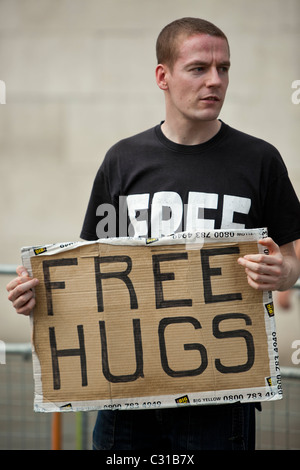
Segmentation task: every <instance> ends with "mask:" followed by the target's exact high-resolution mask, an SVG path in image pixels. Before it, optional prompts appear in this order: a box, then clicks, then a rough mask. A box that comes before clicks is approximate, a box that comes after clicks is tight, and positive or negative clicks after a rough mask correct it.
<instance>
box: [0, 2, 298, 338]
mask: <svg viewBox="0 0 300 470" xmlns="http://www.w3.org/2000/svg"><path fill="white" fill-rule="evenodd" d="M182 16H198V17H203V18H206V19H208V20H210V21H212V22H214V23H216V24H217V25H218V26H219V27H221V29H223V30H224V31H225V33H226V34H227V35H228V38H229V41H230V44H231V59H232V68H231V72H230V87H229V90H228V96H227V103H226V104H225V107H224V110H223V111H222V114H221V118H222V119H223V120H224V121H226V122H227V123H228V124H230V125H232V126H234V127H237V128H239V129H241V130H244V131H245V132H248V133H252V134H254V135H257V136H259V137H262V138H264V139H266V140H268V141H271V142H272V143H273V144H274V145H275V146H277V148H278V149H279V150H280V152H281V153H282V155H283V157H284V159H285V162H286V164H287V166H288V169H289V172H290V176H291V179H292V181H293V183H294V186H295V188H296V191H297V193H298V194H300V159H299V157H298V149H299V143H300V135H299V115H300V114H299V113H300V105H297V104H293V103H292V100H291V96H292V92H293V91H294V90H293V89H292V88H291V85H292V82H293V81H295V80H297V79H300V61H299V52H298V50H299V44H300V41H299V39H300V24H299V23H300V1H299V0H285V1H283V0H263V1H261V0H252V1H251V2H250V1H249V0H206V1H202V0H185V1H181V0H151V1H147V0H0V80H3V81H4V82H5V84H6V104H5V105H0V178H1V184H0V191H1V197H0V215H1V246H0V263H16V264H18V263H19V262H20V247H22V246H25V245H35V244H43V243H51V242H58V241H70V240H76V239H78V238H79V232H80V229H81V224H82V221H83V217H84V213H85V209H86V205H87V202H88V197H89V194H90V190H91V185H92V182H93V179H94V176H95V173H96V170H97V169H98V167H99V165H100V163H101V160H102V158H103V156H104V154H105V152H106V151H107V149H108V148H109V147H110V146H111V145H112V144H113V143H115V141H116V140H119V139H120V138H122V137H125V136H128V135H131V134H135V133H137V132H139V131H141V130H144V129H146V128H148V127H151V126H153V125H155V124H156V123H158V122H159V121H161V120H162V119H164V101H163V96H162V92H161V91H160V90H159V89H158V88H157V86H156V83H155V79H154V68H155V65H156V61H155V41H156V37H157V35H158V33H159V31H160V30H161V29H162V27H163V26H164V25H165V24H167V23H168V22H170V21H172V20H174V19H176V18H179V17H182ZM6 282H7V278H6V277H5V278H4V277H1V278H0V283H1V284H0V287H1V289H0V339H1V340H5V341H19V340H20V341H23V340H25V341H27V340H28V338H29V334H30V333H29V324H28V319H24V318H23V317H19V316H17V315H15V314H14V312H13V310H12V308H11V307H10V305H9V304H8V301H7V300H6V297H7V295H6V292H5V291H4V286H5V284H6ZM293 335H294V336H293V339H296V337H295V334H294V332H293ZM298 336H299V337H300V334H299V335H298Z"/></svg>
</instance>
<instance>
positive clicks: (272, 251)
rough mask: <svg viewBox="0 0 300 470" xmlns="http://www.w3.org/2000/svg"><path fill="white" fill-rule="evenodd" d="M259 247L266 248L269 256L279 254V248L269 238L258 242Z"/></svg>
mask: <svg viewBox="0 0 300 470" xmlns="http://www.w3.org/2000/svg"><path fill="white" fill-rule="evenodd" d="M258 243H259V244H260V245H263V246H265V247H267V248H268V250H269V253H270V254H275V253H280V248H279V246H278V245H277V243H275V242H274V240H273V239H272V238H271V237H267V238H262V239H261V240H259V241H258Z"/></svg>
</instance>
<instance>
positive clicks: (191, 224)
mask: <svg viewBox="0 0 300 470" xmlns="http://www.w3.org/2000/svg"><path fill="white" fill-rule="evenodd" d="M217 207H218V194H214V193H198V192H195V191H191V192H189V198H188V204H187V207H186V208H185V211H186V226H185V230H186V231H191V232H192V231H197V230H206V229H207V230H208V229H214V227H215V221H214V219H205V218H204V209H217Z"/></svg>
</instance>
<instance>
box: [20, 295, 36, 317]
mask: <svg viewBox="0 0 300 470" xmlns="http://www.w3.org/2000/svg"><path fill="white" fill-rule="evenodd" d="M34 306H35V298H34V297H32V298H31V299H30V300H29V302H27V304H25V305H23V307H20V308H18V309H17V310H16V312H17V313H19V314H21V315H30V313H31V312H32V310H33V308H34Z"/></svg>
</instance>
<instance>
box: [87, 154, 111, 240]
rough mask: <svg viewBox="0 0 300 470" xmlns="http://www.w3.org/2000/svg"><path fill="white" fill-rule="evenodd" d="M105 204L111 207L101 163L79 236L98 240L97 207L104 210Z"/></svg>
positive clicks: (99, 216) (98, 218) (99, 215)
mask: <svg viewBox="0 0 300 470" xmlns="http://www.w3.org/2000/svg"><path fill="white" fill-rule="evenodd" d="M105 204H108V205H109V206H107V207H110V208H112V209H113V207H112V200H111V195H110V191H109V184H108V181H107V177H106V174H105V164H104V163H103V164H102V165H101V167H100V168H99V170H98V172H97V174H96V177H95V180H94V183H93V187H92V191H91V195H90V199H89V202H88V207H87V211H86V214H85V218H84V222H83V226H82V229H81V233H80V238H82V239H83V240H88V241H93V240H98V238H99V237H98V236H97V224H98V223H99V221H100V220H101V212H102V211H100V210H99V209H100V206H101V208H103V210H104V209H105ZM97 214H98V215H97ZM104 215H105V214H104V213H102V216H104Z"/></svg>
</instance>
